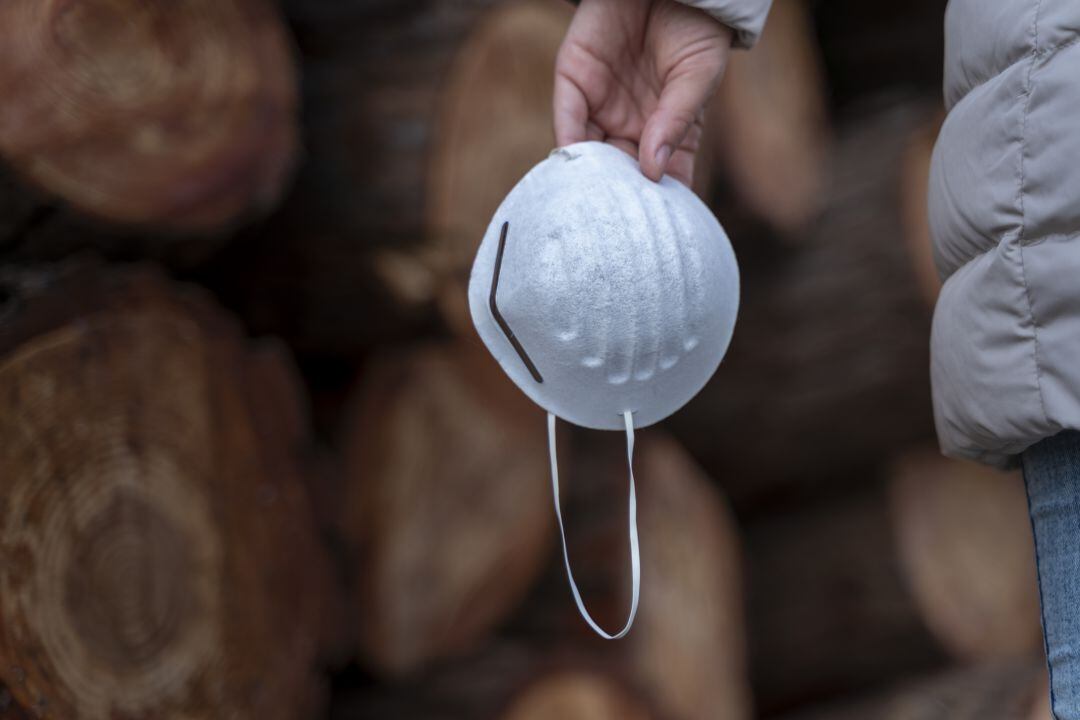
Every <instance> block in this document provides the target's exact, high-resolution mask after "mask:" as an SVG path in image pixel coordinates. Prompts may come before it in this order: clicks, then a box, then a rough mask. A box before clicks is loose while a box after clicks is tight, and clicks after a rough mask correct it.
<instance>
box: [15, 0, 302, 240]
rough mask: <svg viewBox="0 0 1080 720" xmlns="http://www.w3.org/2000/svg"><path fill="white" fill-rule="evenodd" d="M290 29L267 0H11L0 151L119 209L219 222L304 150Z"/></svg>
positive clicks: (128, 219)
mask: <svg viewBox="0 0 1080 720" xmlns="http://www.w3.org/2000/svg"><path fill="white" fill-rule="evenodd" d="M295 116H296V81H295V76H294V71H293V67H292V58H291V54H290V49H289V40H288V37H287V35H286V31H285V29H284V27H283V25H282V23H281V21H280V19H279V17H278V15H277V13H276V12H275V10H274V9H273V7H272V6H271V5H269V4H267V3H265V2H263V1H262V0H227V1H219V0H184V1H183V2H180V3H172V4H169V5H167V6H166V5H161V4H157V3H141V2H133V1H131V0H125V1H122V2H121V1H117V2H105V1H104V0H93V1H91V2H80V3H77V4H75V5H71V4H68V3H63V2H60V0H40V1H39V0H16V1H14V2H7V3H4V5H3V8H0V153H2V154H3V156H4V157H5V158H6V159H7V160H8V161H9V162H10V163H11V165H12V167H14V168H15V169H16V170H18V172H19V173H20V174H21V175H22V176H23V177H25V178H26V179H28V180H29V181H30V182H32V183H34V184H35V185H37V186H39V187H41V188H42V189H44V190H45V191H47V192H48V193H50V194H53V195H56V196H58V197H60V198H62V200H63V201H64V202H66V203H70V204H71V205H72V206H74V207H75V208H78V209H79V210H80V211H82V212H84V213H88V214H90V215H92V216H95V217H99V218H102V219H105V220H108V221H113V222H118V223H127V224H135V225H144V226H152V227H159V228H168V229H172V230H176V231H207V230H214V229H217V228H219V227H221V226H222V225H223V224H227V223H229V222H232V221H233V220H235V219H236V218H237V217H238V216H240V215H241V214H243V213H245V212H247V211H249V210H251V209H253V208H254V209H258V208H263V209H265V208H266V207H267V206H269V205H270V204H271V203H272V202H273V201H274V200H275V199H276V198H277V196H278V194H279V193H280V190H281V186H282V184H283V182H284V179H285V176H286V175H287V173H288V171H289V170H290V169H291V167H292V164H293V156H294V152H295V148H296V137H295V135H296V117H295Z"/></svg>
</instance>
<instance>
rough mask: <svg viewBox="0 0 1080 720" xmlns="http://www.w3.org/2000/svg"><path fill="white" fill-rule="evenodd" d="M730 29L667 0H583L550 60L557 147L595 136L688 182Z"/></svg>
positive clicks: (647, 167)
mask: <svg viewBox="0 0 1080 720" xmlns="http://www.w3.org/2000/svg"><path fill="white" fill-rule="evenodd" d="M731 40H732V31H731V29H730V28H728V27H727V26H725V25H723V24H721V23H719V22H718V21H716V20H714V19H713V18H712V17H710V16H709V15H707V14H706V13H705V12H703V11H701V10H698V9H696V8H692V7H689V6H687V5H683V4H682V3H679V2H675V0H581V5H580V6H579V7H578V9H577V12H576V13H575V15H574V19H573V22H571V24H570V29H569V30H568V31H567V33H566V38H565V39H564V40H563V43H562V47H561V48H560V49H559V55H558V58H557V59H556V61H555V97H554V119H555V141H556V143H557V144H558V145H559V146H563V145H569V144H570V143H575V142H580V141H582V140H601V141H604V142H609V143H611V144H612V145H615V146H616V147H619V148H621V149H623V150H625V151H626V152H628V153H630V154H631V155H633V156H635V157H637V158H638V162H639V163H640V164H641V170H642V172H643V173H645V175H646V176H647V177H648V178H650V179H651V180H654V181H659V180H660V178H661V177H663V175H664V173H665V172H666V173H668V174H669V175H671V176H672V177H674V178H676V179H677V180H679V181H681V182H682V183H683V184H685V185H690V183H691V180H692V179H693V176H694V155H695V154H696V152H697V149H698V145H699V143H700V142H701V132H702V120H703V116H704V108H705V103H706V102H707V101H708V99H709V97H710V96H711V95H712V93H713V92H714V91H715V90H716V86H717V85H718V84H719V82H720V78H721V77H722V76H723V73H724V66H725V65H726V64H727V57H728V52H729V50H730V48H731Z"/></svg>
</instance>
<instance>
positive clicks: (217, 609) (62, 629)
mask: <svg viewBox="0 0 1080 720" xmlns="http://www.w3.org/2000/svg"><path fill="white" fill-rule="evenodd" d="M34 286H35V285H34V283H28V284H26V285H25V286H24V289H25V288H33V287H34ZM38 287H39V291H40V293H41V296H40V297H37V296H35V294H36V293H35V291H33V290H31V291H29V292H28V294H27V295H26V296H22V297H20V304H21V308H20V310H19V311H18V312H15V313H14V315H12V314H9V315H8V316H6V317H5V321H6V322H4V323H3V325H4V328H3V329H4V330H5V331H7V332H0V398H2V400H0V402H2V403H3V405H4V412H2V413H0V436H2V437H4V438H7V441H6V442H5V443H3V446H2V447H0V498H2V500H0V681H3V682H4V683H6V684H7V685H8V687H9V689H10V692H11V693H12V695H13V696H14V699H15V700H16V701H18V703H19V704H21V705H22V706H23V707H25V708H30V709H32V710H34V711H35V712H36V713H38V714H47V715H48V716H56V717H68V718H75V719H80V718H87V719H91V718H106V717H115V716H116V715H117V714H122V715H125V716H149V715H173V714H193V715H199V714H202V713H205V712H210V713H211V714H217V713H218V712H221V711H223V710H228V711H229V712H237V713H240V715H239V716H244V717H247V716H251V717H258V716H263V717H274V718H285V717H291V716H293V714H294V713H297V712H302V711H304V710H305V709H309V708H310V703H312V702H314V701H315V700H316V699H317V697H318V694H319V689H318V683H317V682H316V681H315V678H314V677H313V675H312V674H311V671H312V668H311V665H312V664H313V662H314V659H315V657H316V654H317V653H318V651H319V641H320V634H319V633H320V628H319V625H318V623H319V616H320V614H321V612H322V610H323V608H324V607H326V605H325V604H324V600H325V598H326V597H327V595H328V594H329V584H328V582H329V581H328V577H327V575H326V570H327V569H328V568H327V567H326V565H325V562H326V560H325V558H324V557H323V556H322V555H321V552H322V550H321V547H320V546H319V545H318V544H317V538H316V536H315V533H314V527H313V523H312V522H311V518H310V508H309V507H308V506H307V501H306V496H305V495H304V492H303V488H302V486H301V483H302V476H301V475H300V469H299V466H298V463H297V460H296V458H295V457H293V456H291V451H290V450H288V449H287V448H289V447H290V446H289V444H288V443H295V442H296V437H295V434H294V433H292V432H290V429H291V428H293V427H295V425H296V424H297V423H298V421H295V420H291V421H290V420H286V421H285V422H284V423H282V425H280V426H278V427H279V429H276V430H272V429H270V428H268V427H267V424H266V421H265V420H264V419H257V418H255V417H254V410H253V406H252V404H251V401H250V392H249V389H248V388H246V387H245V384H246V382H247V375H246V367H247V365H248V355H247V352H246V350H245V348H244V346H243V344H242V342H241V341H240V338H239V336H238V333H236V331H235V328H233V327H232V325H231V323H230V322H228V321H227V320H225V319H224V318H223V317H222V316H221V315H220V313H219V311H217V310H216V309H214V308H213V307H212V306H210V305H209V304H208V303H206V302H204V301H202V300H197V299H195V298H185V297H182V296H181V295H178V294H176V293H175V292H174V291H172V290H170V289H169V288H168V286H167V285H166V284H165V283H164V281H162V280H160V279H158V278H156V277H153V276H149V275H141V274H140V273H138V272H131V273H127V272H117V273H115V274H111V275H109V274H107V273H105V271H104V270H102V271H101V277H100V278H99V277H98V276H97V274H96V273H92V277H90V279H88V280H87V279H86V278H84V279H82V280H78V279H57V280H56V285H55V286H53V287H48V288H45V289H44V290H41V289H40V286H38ZM83 290H88V291H90V293H89V294H87V295H86V296H82V294H81V291H83ZM16 336H19V337H16ZM9 342H12V343H13V344H8V343H9ZM263 376H264V377H265V375H263ZM263 390H264V391H265V392H267V393H269V395H270V396H275V394H276V392H277V391H276V390H275V389H273V388H264V389H263ZM276 409H277V410H278V411H279V412H281V413H282V414H283V415H288V414H289V413H290V411H293V409H294V408H291V407H289V406H288V405H282V406H279V407H277V408H276ZM236 598H243V599H244V600H243V603H242V604H240V603H237V602H236Z"/></svg>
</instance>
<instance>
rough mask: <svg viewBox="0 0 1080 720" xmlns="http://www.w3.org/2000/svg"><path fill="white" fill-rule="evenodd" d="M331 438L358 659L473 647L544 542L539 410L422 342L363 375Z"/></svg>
mask: <svg viewBox="0 0 1080 720" xmlns="http://www.w3.org/2000/svg"><path fill="white" fill-rule="evenodd" d="M342 443H343V446H344V452H345V456H346V473H347V478H348V479H349V485H348V487H349V492H348V494H347V497H346V501H345V510H344V515H345V517H346V518H347V527H346V530H345V532H346V536H347V538H348V539H349V541H350V546H351V549H352V551H353V555H354V558H355V561H356V562H355V565H356V578H357V580H356V591H355V592H356V603H357V607H358V610H359V612H358V616H359V617H360V618H361V620H360V624H361V628H360V629H361V638H360V640H361V642H360V644H361V654H362V656H363V657H364V659H365V660H366V661H367V662H368V663H369V664H370V665H371V666H373V667H374V668H376V669H377V670H378V671H380V672H382V673H385V674H389V675H397V676H401V675H407V674H410V673H413V672H415V671H418V670H420V669H421V668H423V667H424V666H426V665H428V664H429V663H430V662H431V661H432V660H434V659H436V658H439V657H446V656H450V655H460V654H462V653H464V652H466V651H468V650H471V649H475V648H476V646H477V644H478V643H479V641H481V640H482V639H483V638H484V637H486V636H487V634H488V632H489V631H490V630H491V629H492V628H493V626H494V625H496V624H497V623H498V622H500V621H501V620H503V619H504V618H505V617H506V616H507V615H508V614H509V613H510V612H511V611H512V610H513V609H514V607H515V606H516V605H517V603H518V602H519V601H520V600H521V599H522V597H523V595H524V594H525V592H526V591H527V589H528V587H529V585H530V584H531V583H532V582H533V581H534V580H535V579H536V577H537V576H538V575H539V574H540V573H541V572H542V571H543V567H544V561H545V559H546V557H547V552H548V551H549V550H550V549H551V540H552V531H553V525H552V519H551V506H550V499H549V497H548V492H549V486H548V484H547V480H546V478H547V456H546V454H545V452H544V429H543V415H542V414H541V413H540V411H539V410H538V409H536V408H535V407H534V406H532V405H531V403H530V402H529V401H528V400H527V399H526V398H525V396H524V395H522V394H521V393H520V391H518V389H517V388H515V387H514V386H513V385H512V384H511V383H510V381H509V380H508V379H507V378H506V377H505V375H504V374H503V373H502V371H501V370H500V369H499V367H498V365H497V364H496V363H495V361H494V359H492V358H491V357H490V356H489V355H488V354H487V352H486V350H484V349H483V348H479V347H475V346H473V345H471V344H466V343H460V344H459V345H457V346H441V347H428V348H426V349H421V350H419V351H417V352H413V353H411V354H409V355H407V356H405V357H400V356H399V357H384V358H382V359H381V360H379V361H377V362H374V363H372V364H370V365H369V366H368V367H367V368H365V369H364V371H363V381H362V383H361V385H360V387H359V389H358V392H357V395H356V400H355V402H354V405H353V408H352V410H351V418H350V419H349V420H348V421H347V426H346V428H345V431H344V433H343V438H342Z"/></svg>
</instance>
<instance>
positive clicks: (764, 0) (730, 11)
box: [679, 0, 772, 48]
mask: <svg viewBox="0 0 1080 720" xmlns="http://www.w3.org/2000/svg"><path fill="white" fill-rule="evenodd" d="M679 1H680V2H682V3H683V4H685V5H691V6H693V7H696V8H700V9H702V10H704V11H705V12H707V13H709V14H710V15H712V16H713V17H714V18H716V19H717V20H719V21H720V22H722V23H724V24H725V25H727V26H728V27H730V28H731V29H733V30H734V31H735V46H736V47H741V48H749V47H753V45H754V43H755V42H757V39H758V36H760V35H761V28H762V27H764V26H765V16H766V15H768V14H769V6H771V5H772V0H679Z"/></svg>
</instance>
